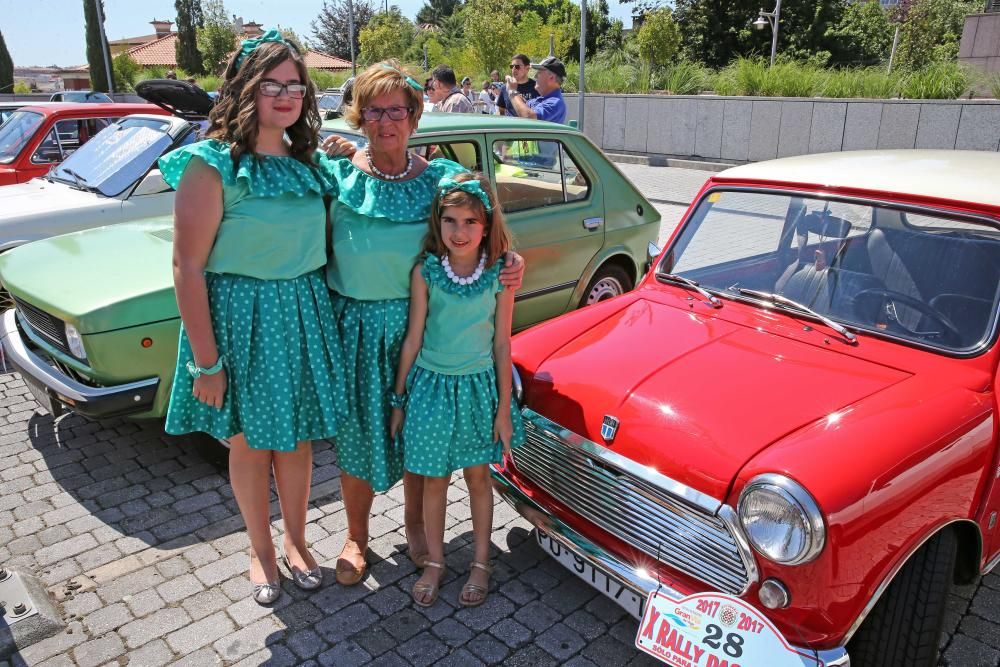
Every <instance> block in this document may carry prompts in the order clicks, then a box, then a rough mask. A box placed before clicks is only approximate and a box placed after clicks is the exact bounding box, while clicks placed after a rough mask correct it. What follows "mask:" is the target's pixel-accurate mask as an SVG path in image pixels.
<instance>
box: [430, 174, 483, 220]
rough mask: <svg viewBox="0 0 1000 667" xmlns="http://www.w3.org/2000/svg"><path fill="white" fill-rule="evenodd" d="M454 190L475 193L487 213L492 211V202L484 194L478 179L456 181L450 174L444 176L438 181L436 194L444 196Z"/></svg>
mask: <svg viewBox="0 0 1000 667" xmlns="http://www.w3.org/2000/svg"><path fill="white" fill-rule="evenodd" d="M456 190H461V191H462V192H466V193H468V194H470V195H475V196H476V197H479V200H480V201H481V202H483V206H485V207H486V210H487V211H488V212H489V213H492V212H493V204H491V203H490V196H489V195H488V194H486V192H485V191H484V190H483V185H482V183H480V182H479V180H478V179H474V180H469V181H456V180H455V179H454V178H452V177H450V176H445V177H444V178H442V179H441V180H440V181H438V196H439V198H440V197H444V196H445V195H447V194H449V193H452V192H454V191H456Z"/></svg>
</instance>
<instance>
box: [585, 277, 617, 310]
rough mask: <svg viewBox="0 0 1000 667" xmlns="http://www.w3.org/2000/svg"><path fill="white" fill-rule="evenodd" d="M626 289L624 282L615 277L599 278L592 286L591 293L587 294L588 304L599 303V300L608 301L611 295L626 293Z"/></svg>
mask: <svg viewBox="0 0 1000 667" xmlns="http://www.w3.org/2000/svg"><path fill="white" fill-rule="evenodd" d="M624 293H625V289H624V288H623V287H622V284H621V283H620V282H619V281H618V280H616V279H615V278H610V277H609V278H602V279H601V280H598V281H597V283H596V284H595V285H594V286H593V287H592V288H590V293H589V294H587V305H588V306H590V305H592V304H595V303H598V302H599V301H606V300H608V299H610V298H611V297H614V296H618V295H620V294H624Z"/></svg>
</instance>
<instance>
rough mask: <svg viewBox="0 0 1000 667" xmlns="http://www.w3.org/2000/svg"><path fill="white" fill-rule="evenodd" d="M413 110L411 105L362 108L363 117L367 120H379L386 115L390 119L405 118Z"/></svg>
mask: <svg viewBox="0 0 1000 667" xmlns="http://www.w3.org/2000/svg"><path fill="white" fill-rule="evenodd" d="M412 111H413V109H411V108H410V107H386V108H384V109H383V108H381V107H365V108H363V109H362V110H361V117H362V118H364V119H365V120H367V121H371V122H377V121H380V120H382V116H383V115H386V116H388V117H389V120H403V119H404V118H406V117H407V116H409V115H410V113H411V112H412Z"/></svg>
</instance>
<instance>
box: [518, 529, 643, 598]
mask: <svg viewBox="0 0 1000 667" xmlns="http://www.w3.org/2000/svg"><path fill="white" fill-rule="evenodd" d="M535 538H536V539H537V540H538V546H540V547H541V548H542V549H543V550H544V551H545V553H547V554H549V555H550V556H552V557H553V558H555V559H556V560H557V561H559V562H560V563H562V565H563V567H565V568H566V569H567V570H569V571H570V572H572V573H573V574H575V575H576V576H578V577H580V578H581V579H583V580H584V581H586V582H587V583H588V584H590V585H591V586H593V587H594V588H596V589H597V590H598V591H600V592H601V593H603V594H604V595H606V596H608V597H609V598H611V599H612V600H614V601H615V602H617V603H618V604H619V605H620V606H621V607H622V608H623V609H624V610H625V611H627V612H628V613H630V614H632V615H633V616H634V617H636V618H642V606H643V602H645V598H644V597H641V596H639V595H638V594H636V593H635V592H633V591H632V590H631V589H629V588H628V587H626V586H625V585H623V584H622V583H620V582H619V581H618V580H617V579H616V578H614V577H613V576H611V575H610V574H608V573H607V572H605V571H604V570H600V569H598V568H596V567H594V566H593V565H591V564H590V563H589V562H588V561H586V560H584V559H583V558H580V556H578V555H576V554H575V553H573V552H572V551H570V550H569V549H568V548H567V547H565V546H563V544H562V543H561V542H557V541H556V540H554V539H552V538H551V537H549V535H548V534H547V533H545V532H543V531H541V530H537V529H536V530H535Z"/></svg>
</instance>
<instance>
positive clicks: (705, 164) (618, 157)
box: [605, 152, 737, 172]
mask: <svg viewBox="0 0 1000 667" xmlns="http://www.w3.org/2000/svg"><path fill="white" fill-rule="evenodd" d="M605 155H606V156H607V157H608V159H609V160H611V161H612V162H622V163H625V164H642V165H646V166H647V167H676V168H678V169H698V170H701V171H712V172H719V171H725V170H726V169H729V168H730V167H735V166H737V164H736V163H730V162H711V161H707V160H694V159H689V158H679V157H670V156H667V155H649V154H641V153H608V152H605Z"/></svg>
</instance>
